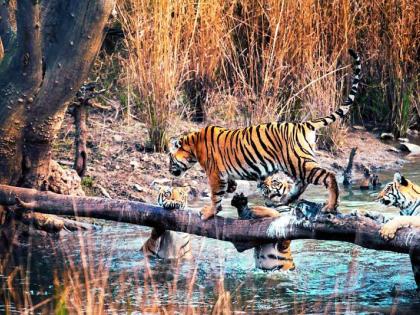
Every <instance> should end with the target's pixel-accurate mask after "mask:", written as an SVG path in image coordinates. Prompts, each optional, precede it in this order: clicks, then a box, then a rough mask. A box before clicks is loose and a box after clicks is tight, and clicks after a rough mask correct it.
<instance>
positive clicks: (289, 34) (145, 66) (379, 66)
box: [119, 0, 420, 148]
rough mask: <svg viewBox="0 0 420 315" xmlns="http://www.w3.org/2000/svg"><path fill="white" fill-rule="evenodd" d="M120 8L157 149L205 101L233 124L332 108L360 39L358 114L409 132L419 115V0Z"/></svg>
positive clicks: (135, 93) (246, 0)
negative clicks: (350, 51)
mask: <svg viewBox="0 0 420 315" xmlns="http://www.w3.org/2000/svg"><path fill="white" fill-rule="evenodd" d="M119 12H120V19H121V22H122V25H123V27H124V30H125V33H126V44H127V47H128V51H129V57H128V60H127V67H128V69H129V70H128V71H129V73H130V75H129V78H130V80H129V81H130V84H131V85H132V86H133V90H132V92H131V93H132V100H133V101H132V104H131V105H134V104H136V106H137V107H138V108H139V109H140V114H141V116H142V117H143V119H144V120H145V121H146V122H147V125H148V128H149V131H150V140H151V141H152V142H154V143H155V145H156V146H157V147H158V148H160V147H162V146H161V143H162V141H163V139H164V135H165V130H166V128H167V124H168V120H170V119H171V117H172V116H173V115H181V114H182V115H185V111H186V110H187V111H188V110H191V109H192V111H193V112H194V106H202V107H203V109H204V111H205V112H206V113H207V117H208V121H209V122H213V121H222V122H224V124H225V125H228V126H237V125H238V123H239V124H241V125H248V124H254V123H259V122H262V121H267V120H272V119H281V120H285V119H287V120H296V119H303V118H309V117H315V116H319V115H325V114H327V113H329V112H330V111H331V110H333V109H334V108H335V107H336V106H338V105H339V104H340V102H341V100H342V96H343V95H345V94H346V91H348V89H347V86H348V84H344V82H348V81H349V80H348V79H347V80H346V81H344V76H345V74H346V73H347V72H349V71H350V69H348V68H347V69H345V70H343V71H344V72H343V71H334V70H337V69H339V68H341V67H342V66H343V65H346V64H348V63H349V61H350V59H349V58H348V56H347V53H346V51H347V48H350V47H353V48H355V49H356V50H358V51H359V52H360V53H361V56H362V59H363V61H364V65H363V66H364V71H363V73H364V82H365V84H364V85H363V87H362V92H361V94H362V95H363V96H362V97H360V98H359V102H358V103H359V105H360V110H356V111H355V113H357V115H356V117H357V118H362V119H366V120H369V121H371V122H379V123H381V124H384V125H386V126H388V127H389V128H393V130H394V132H396V133H398V134H400V135H404V134H405V132H406V131H407V129H408V127H410V126H411V125H412V124H413V122H415V120H416V119H418V117H419V116H418V115H419V113H418V112H419V106H420V105H419V103H420V102H419V96H418V93H417V92H416V91H417V90H418V87H419V84H418V70H419V64H418V60H417V59H416V58H417V49H418V47H419V44H420V35H419V32H418V27H419V19H420V17H419V15H418V14H417V13H416V12H419V5H418V4H417V2H416V1H403V0H400V1H397V0H379V1H374V2H372V1H367V2H360V1H350V0H346V1H341V0H332V1H319V0H296V1H286V0H283V1H275V0H267V1H253V0H238V1H231V2H226V1H220V0H216V1H208V0H194V1H192V0H185V1H179V0H176V1H169V0H167V1H155V2H149V1H144V0H120V1H119ZM191 82H192V84H186V83H191ZM194 89H196V91H191V90H194ZM192 98H193V99H192ZM197 98H201V99H199V101H197ZM407 108H408V110H407ZM226 109H228V110H226ZM238 116H239V117H240V119H238ZM335 128H336V130H333V132H331V135H333V134H334V135H336V138H337V137H338V138H339V137H340V135H343V131H342V130H343V128H341V127H340V126H337V127H335ZM327 138H329V140H332V143H339V142H340V141H338V140H337V139H332V138H331V137H329V136H327ZM330 142H331V141H330Z"/></svg>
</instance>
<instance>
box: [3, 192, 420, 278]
mask: <svg viewBox="0 0 420 315" xmlns="http://www.w3.org/2000/svg"><path fill="white" fill-rule="evenodd" d="M17 198H18V199H17ZM16 200H20V201H19V203H20V204H24V205H26V206H27V207H30V208H31V209H32V210H34V211H37V212H42V213H48V214H56V215H74V216H81V217H92V218H100V219H105V220H112V221H118V222H126V223H132V224H139V225H146V226H150V227H156V228H162V229H165V230H172V231H179V232H185V233H190V234H195V235H199V236H205V237H209V238H214V239H218V240H223V241H229V242H232V243H233V244H234V245H235V247H236V248H237V250H238V251H243V250H246V249H249V248H252V247H255V246H257V245H260V244H264V243H275V242H278V241H282V240H296V239H318V240H335V241H344V242H349V243H354V244H356V245H359V246H362V247H365V248H370V249H376V250H387V251H393V252H398V253H406V254H409V255H410V257H411V261H412V264H413V271H414V273H415V278H416V281H419V280H420V278H419V277H420V274H419V271H420V262H419V261H418V258H417V257H420V229H416V228H402V229H400V230H398V232H397V235H396V237H395V238H394V239H393V240H385V239H383V238H382V237H381V236H380V234H379V230H380V228H381V226H382V224H381V223H380V222H378V221H376V220H375V219H373V218H372V217H371V216H369V215H355V214H347V215H344V214H338V215H334V216H333V215H320V214H318V212H317V211H319V209H320V208H321V205H318V204H314V203H311V202H304V203H302V204H301V205H298V206H297V208H296V209H295V210H294V213H293V214H292V213H287V214H283V215H282V216H280V217H279V218H269V219H259V220H237V219H231V218H223V217H220V216H216V217H215V218H214V219H211V220H208V221H203V220H201V219H200V217H199V215H198V214H197V213H194V212H191V211H182V210H180V211H168V210H165V209H163V208H161V207H158V206H154V205H150V204H146V203H141V202H134V201H127V200H110V199H104V198H97V197H75V196H65V195H59V194H55V193H51V192H39V191H37V190H34V189H26V188H18V187H12V186H5V185H0V204H1V205H6V206H11V205H15V204H16V203H17V201H16ZM305 207H306V208H309V210H310V211H309V212H312V213H313V215H311V216H309V218H308V217H305V216H304V215H303V213H304V212H305V213H308V211H306V210H305V211H303V212H302V209H304V208H305ZM314 209H315V212H314ZM417 284H418V285H419V286H420V281H419V282H417Z"/></svg>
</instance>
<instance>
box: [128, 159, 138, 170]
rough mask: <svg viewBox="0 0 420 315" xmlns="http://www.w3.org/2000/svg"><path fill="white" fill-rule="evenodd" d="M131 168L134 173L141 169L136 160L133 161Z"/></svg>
mask: <svg viewBox="0 0 420 315" xmlns="http://www.w3.org/2000/svg"><path fill="white" fill-rule="evenodd" d="M130 166H131V169H132V170H133V171H134V170H135V169H137V168H138V167H139V162H137V161H136V160H131V161H130Z"/></svg>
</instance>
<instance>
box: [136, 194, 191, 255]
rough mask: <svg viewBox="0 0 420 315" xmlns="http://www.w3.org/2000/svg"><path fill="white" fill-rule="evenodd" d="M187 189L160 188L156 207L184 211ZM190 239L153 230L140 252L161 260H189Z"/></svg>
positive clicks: (184, 235) (168, 232) (183, 234)
mask: <svg viewBox="0 0 420 315" xmlns="http://www.w3.org/2000/svg"><path fill="white" fill-rule="evenodd" d="M188 193H189V189H188V188H186V187H167V186H161V187H160V189H159V194H158V205H159V206H161V207H163V208H165V209H167V210H175V209H185V207H186V206H187V201H188ZM190 241H191V237H190V235H189V234H186V233H180V232H173V231H165V230H161V229H156V228H154V229H153V230H152V233H151V235H150V237H149V238H148V240H147V241H146V242H145V243H144V245H143V247H142V251H143V253H144V255H145V256H154V257H157V258H162V259H180V258H182V259H191V258H192V257H193V256H192V253H191V242H190Z"/></svg>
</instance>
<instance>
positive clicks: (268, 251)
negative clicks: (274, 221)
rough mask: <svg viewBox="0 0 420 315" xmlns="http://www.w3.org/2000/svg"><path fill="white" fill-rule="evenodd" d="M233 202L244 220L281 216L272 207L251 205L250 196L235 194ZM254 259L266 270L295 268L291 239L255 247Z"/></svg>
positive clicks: (256, 264)
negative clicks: (249, 202)
mask: <svg viewBox="0 0 420 315" xmlns="http://www.w3.org/2000/svg"><path fill="white" fill-rule="evenodd" d="M231 204H232V206H234V207H235V208H236V209H237V211H238V216H239V218H240V219H242V220H250V219H259V218H273V217H279V216H280V213H278V212H277V211H276V210H274V209H271V208H267V207H260V206H254V207H249V206H248V198H247V197H245V196H244V195H243V194H239V195H238V194H236V195H235V196H233V198H232V201H231ZM254 259H255V267H257V268H258V269H261V270H264V271H280V270H281V271H285V270H293V269H294V268H295V264H294V262H293V257H292V252H291V250H290V241H283V242H277V243H271V244H264V245H260V246H257V247H255V249H254Z"/></svg>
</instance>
